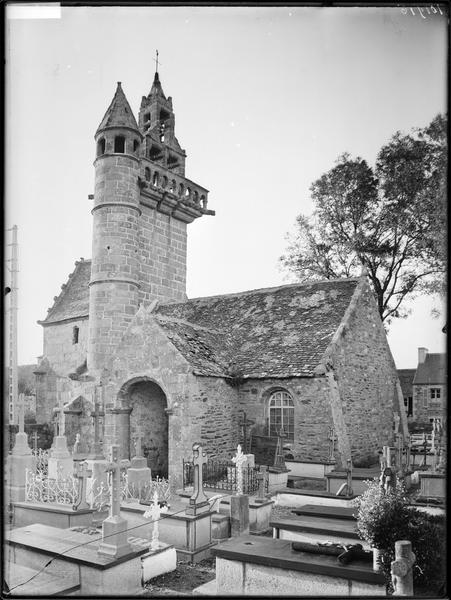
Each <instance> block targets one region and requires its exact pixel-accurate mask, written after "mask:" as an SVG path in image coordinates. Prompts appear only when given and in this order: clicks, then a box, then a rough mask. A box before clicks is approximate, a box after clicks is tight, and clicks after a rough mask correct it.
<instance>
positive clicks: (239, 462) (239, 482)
mask: <svg viewBox="0 0 451 600" xmlns="http://www.w3.org/2000/svg"><path fill="white" fill-rule="evenodd" d="M246 461H247V456H246V455H245V454H243V453H242V452H241V446H240V444H238V446H237V449H236V455H235V456H234V457H233V458H232V462H233V463H234V464H235V465H236V495H237V496H242V495H243V464H244V463H245V462H246Z"/></svg>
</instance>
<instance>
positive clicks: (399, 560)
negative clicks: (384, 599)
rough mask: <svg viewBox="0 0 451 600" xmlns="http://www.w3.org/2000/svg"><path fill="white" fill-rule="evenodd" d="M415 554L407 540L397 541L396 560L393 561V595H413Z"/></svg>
mask: <svg viewBox="0 0 451 600" xmlns="http://www.w3.org/2000/svg"><path fill="white" fill-rule="evenodd" d="M414 564H415V554H414V553H413V552H412V544H411V542H409V541H407V540H400V541H398V542H395V560H394V561H392V563H391V579H392V584H393V596H410V597H412V596H413V572H412V567H413V565H414Z"/></svg>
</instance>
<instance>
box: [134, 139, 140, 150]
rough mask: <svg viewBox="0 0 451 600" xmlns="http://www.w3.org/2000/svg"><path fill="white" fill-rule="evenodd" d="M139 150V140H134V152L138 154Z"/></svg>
mask: <svg viewBox="0 0 451 600" xmlns="http://www.w3.org/2000/svg"><path fill="white" fill-rule="evenodd" d="M138 148H139V142H138V140H133V152H136V151H137V150H138Z"/></svg>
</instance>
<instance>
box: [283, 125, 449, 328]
mask: <svg viewBox="0 0 451 600" xmlns="http://www.w3.org/2000/svg"><path fill="white" fill-rule="evenodd" d="M446 123H447V122H446V118H445V117H443V116H442V115H438V116H437V117H436V118H435V119H434V120H433V121H432V123H431V124H430V125H429V126H428V127H426V128H424V129H416V130H414V131H412V133H411V134H407V135H403V134H401V133H400V132H397V133H396V134H395V135H394V136H393V137H392V139H391V140H390V142H389V143H388V144H387V145H385V146H383V147H382V148H381V150H380V152H379V154H378V156H377V160H376V165H375V168H374V169H373V168H371V167H370V166H369V165H368V164H367V162H366V161H365V160H364V159H362V158H360V157H357V158H355V159H353V158H352V157H351V156H350V155H349V154H347V153H345V154H342V155H341V156H340V157H339V158H338V159H337V161H336V164H335V166H334V167H333V168H332V169H331V170H330V171H328V172H327V173H325V174H324V175H322V176H321V177H320V178H319V179H318V180H317V181H315V182H314V183H313V184H312V186H311V188H310V191H311V195H312V199H313V200H314V202H315V210H314V212H313V215H312V216H311V217H308V216H306V215H302V214H301V215H299V216H298V217H297V222H296V232H295V234H294V235H293V236H291V238H290V241H289V246H288V249H287V252H286V254H285V255H284V256H282V257H281V262H282V265H283V267H285V268H286V269H288V270H289V271H291V272H293V273H295V274H296V275H297V276H298V277H299V279H300V280H301V281H305V280H309V279H333V278H339V277H355V276H357V275H359V274H360V273H361V271H362V267H364V268H365V270H366V272H367V275H368V277H369V279H370V281H371V284H372V286H373V289H374V293H375V297H376V301H377V304H378V309H379V313H380V315H381V318H382V320H383V321H385V322H386V323H389V322H390V320H391V319H392V318H394V317H402V316H406V314H407V312H406V310H405V309H404V308H403V307H402V304H403V302H404V300H405V299H406V298H407V297H410V298H412V297H414V295H415V294H418V293H425V292H426V293H431V292H436V291H440V290H441V291H444V273H445V266H446V165H447V146H446Z"/></svg>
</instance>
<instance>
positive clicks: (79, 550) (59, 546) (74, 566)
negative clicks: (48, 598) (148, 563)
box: [5, 523, 150, 596]
mask: <svg viewBox="0 0 451 600" xmlns="http://www.w3.org/2000/svg"><path fill="white" fill-rule="evenodd" d="M100 538H101V534H100V533H98V534H94V535H88V534H83V533H79V532H76V531H72V530H70V529H58V528H56V527H50V526H48V525H40V524H36V523H35V524H33V525H28V526H27V527H21V528H18V529H13V530H11V531H9V532H7V533H6V535H5V541H6V543H7V545H8V550H9V562H8V565H7V567H6V580H7V581H8V573H13V572H14V573H15V574H16V575H15V580H16V584H17V583H20V579H19V578H18V575H17V574H18V573H19V574H20V568H21V567H22V566H23V567H25V569H24V579H23V580H24V581H25V580H26V579H27V577H26V570H27V569H34V570H40V569H42V568H43V567H44V569H43V572H45V574H46V575H56V576H58V575H59V576H62V577H64V578H65V579H67V580H68V581H70V582H71V586H78V589H79V594H80V595H96V594H98V595H106V596H108V595H114V594H117V593H118V591H120V592H121V593H124V594H137V593H139V592H142V589H143V584H144V580H143V577H144V567H143V560H144V557H145V556H146V555H147V554H148V550H149V544H150V542H149V541H148V540H142V539H138V538H131V539H129V542H130V550H129V553H128V554H127V555H124V556H121V557H119V558H115V557H113V556H107V555H104V554H100V553H99V552H98V545H99V541H100ZM50 558H53V560H52V562H51V563H50V564H48V565H47V563H48V561H49V559H50ZM45 565H47V566H45ZM17 593H20V588H17ZM35 593H36V591H35ZM49 595H51V594H49Z"/></svg>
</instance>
